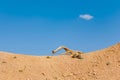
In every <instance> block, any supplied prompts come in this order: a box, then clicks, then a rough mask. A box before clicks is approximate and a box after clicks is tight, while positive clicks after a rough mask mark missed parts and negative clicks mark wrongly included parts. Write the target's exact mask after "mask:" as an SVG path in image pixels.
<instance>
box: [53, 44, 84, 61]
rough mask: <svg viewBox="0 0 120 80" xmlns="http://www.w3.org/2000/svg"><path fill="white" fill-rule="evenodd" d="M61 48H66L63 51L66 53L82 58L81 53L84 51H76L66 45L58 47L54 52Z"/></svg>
mask: <svg viewBox="0 0 120 80" xmlns="http://www.w3.org/2000/svg"><path fill="white" fill-rule="evenodd" d="M61 49H64V50H65V52H64V53H63V54H65V55H71V57H72V58H78V59H82V57H81V54H83V52H80V51H74V50H71V49H69V48H67V47H65V46H60V47H58V48H57V49H55V50H53V51H52V54H55V53H56V52H58V51H60V50H61Z"/></svg>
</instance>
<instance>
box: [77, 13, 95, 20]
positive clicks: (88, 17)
mask: <svg viewBox="0 0 120 80" xmlns="http://www.w3.org/2000/svg"><path fill="white" fill-rule="evenodd" d="M79 18H82V19H85V20H91V19H93V18H94V17H93V16H92V15H90V14H81V15H79Z"/></svg>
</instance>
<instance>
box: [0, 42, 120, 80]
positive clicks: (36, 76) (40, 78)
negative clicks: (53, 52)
mask: <svg viewBox="0 0 120 80" xmlns="http://www.w3.org/2000/svg"><path fill="white" fill-rule="evenodd" d="M82 57H83V59H77V58H71V57H70V56H69V55H60V56H52V57H50V58H49V57H46V56H27V55H21V54H11V53H6V52H0V80H120V43H118V44H116V45H114V46H111V47H109V48H106V49H103V50H99V51H95V52H90V53H87V54H82Z"/></svg>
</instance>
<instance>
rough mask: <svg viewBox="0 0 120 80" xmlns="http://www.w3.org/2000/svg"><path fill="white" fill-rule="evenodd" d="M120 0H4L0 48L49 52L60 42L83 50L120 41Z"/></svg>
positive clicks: (1, 12) (30, 53)
mask: <svg viewBox="0 0 120 80" xmlns="http://www.w3.org/2000/svg"><path fill="white" fill-rule="evenodd" d="M119 4H120V1H119V0H99V1H98V0H92V1H90V0H59V1H58V0H19V1H18V0H1V1H0V51H7V52H14V53H22V54H29V55H50V53H51V50H53V49H55V48H57V47H58V46H61V45H65V46H67V47H69V48H71V49H74V50H80V51H83V52H89V51H95V50H99V49H102V48H105V47H108V46H111V45H113V44H115V43H117V42H120V35H119V34H120V5H119ZM85 15H87V19H88V20H87V19H86V16H85ZM81 16H82V17H81ZM90 17H91V18H90Z"/></svg>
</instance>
